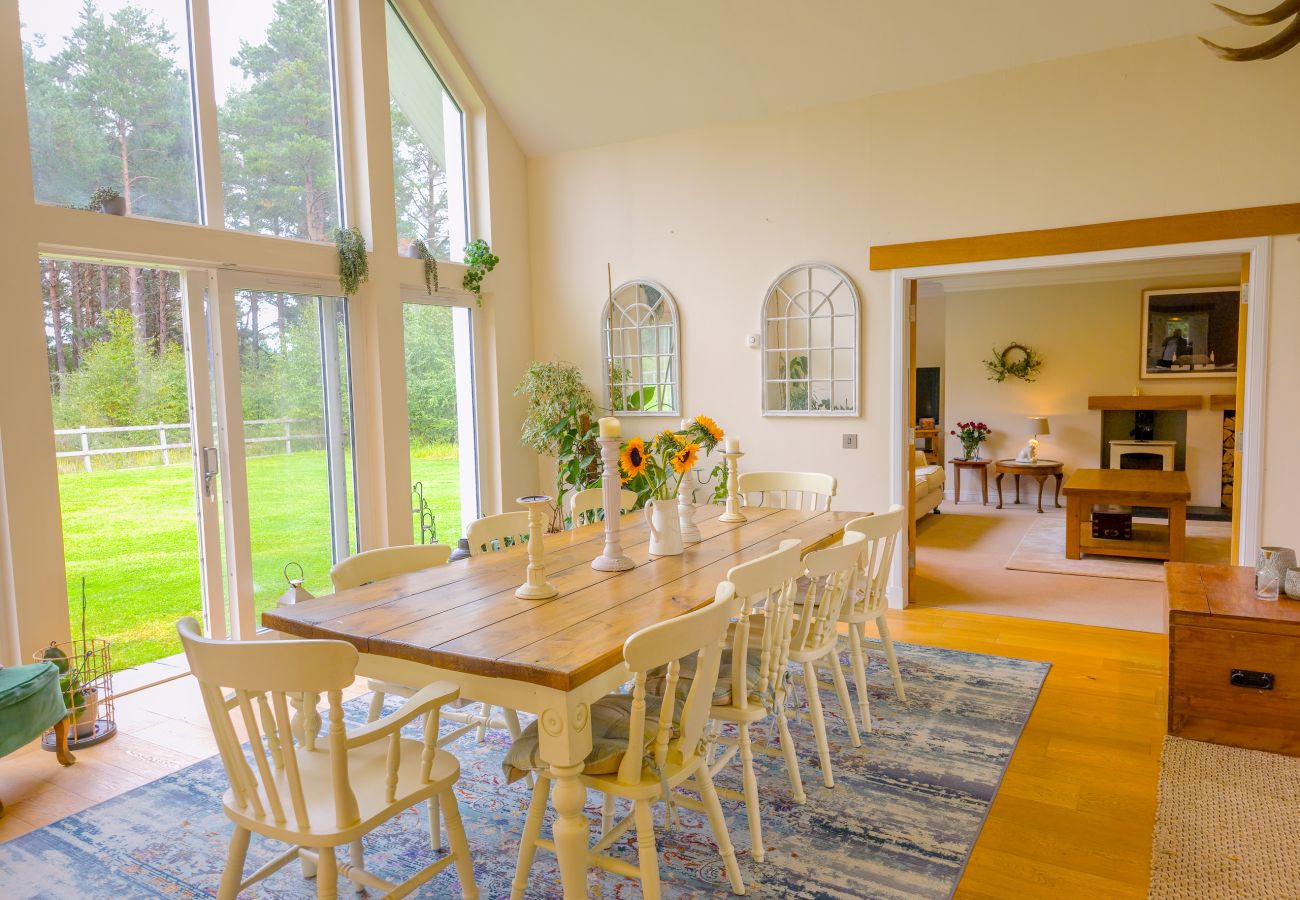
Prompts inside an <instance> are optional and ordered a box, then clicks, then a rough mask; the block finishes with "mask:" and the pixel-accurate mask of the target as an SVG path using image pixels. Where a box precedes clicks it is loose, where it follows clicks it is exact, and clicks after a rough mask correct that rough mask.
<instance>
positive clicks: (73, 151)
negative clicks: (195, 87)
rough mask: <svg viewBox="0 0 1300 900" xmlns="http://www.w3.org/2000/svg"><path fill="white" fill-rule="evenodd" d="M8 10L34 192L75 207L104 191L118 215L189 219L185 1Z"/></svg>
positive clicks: (101, 1)
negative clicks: (18, 57)
mask: <svg viewBox="0 0 1300 900" xmlns="http://www.w3.org/2000/svg"><path fill="white" fill-rule="evenodd" d="M74 6H78V7H79V8H77V9H75V10H74ZM19 14H20V15H21V17H22V21H23V68H24V72H25V75H26V83H27V117H28V131H29V136H30V138H31V148H32V180H33V186H34V188H35V194H36V199H37V200H39V201H41V202H43V203H57V204H61V205H66V206H85V205H87V204H88V203H89V202H90V199H91V195H92V194H93V193H94V192H95V191H96V190H98V189H101V188H105V189H111V190H114V191H116V192H117V193H119V194H121V195H122V197H123V198H125V208H126V212H127V213H129V214H134V215H140V216H154V217H156V218H160V219H176V220H179V221H183V222H197V221H198V220H199V201H198V179H197V177H196V175H195V162H194V161H195V153H194V115H193V108H192V103H191V97H192V93H191V89H190V48H189V39H188V37H187V34H188V31H187V28H188V25H187V21H188V19H187V13H186V7H185V0H134V2H130V3H128V2H125V0H90V2H86V3H84V4H72V3H52V2H50V0H21V2H20V3H19Z"/></svg>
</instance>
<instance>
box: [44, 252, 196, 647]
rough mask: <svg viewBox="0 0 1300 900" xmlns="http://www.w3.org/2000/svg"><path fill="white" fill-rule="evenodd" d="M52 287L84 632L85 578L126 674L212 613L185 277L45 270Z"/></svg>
mask: <svg viewBox="0 0 1300 900" xmlns="http://www.w3.org/2000/svg"><path fill="white" fill-rule="evenodd" d="M41 282H42V284H41V287H42V294H43V296H44V301H45V343H46V348H47V351H48V356H49V375H50V392H51V400H52V402H53V406H54V428H55V431H54V435H55V440H54V449H55V453H56V456H57V459H58V471H59V501H60V509H61V512H62V518H63V553H64V562H65V564H66V566H67V576H68V601H69V606H70V608H71V612H72V622H73V631H74V633H75V634H76V635H77V636H78V637H80V626H79V622H80V619H81V585H82V579H83V578H84V579H85V586H86V598H87V603H86V634H87V635H89V636H91V637H95V638H103V639H104V640H107V641H110V642H111V643H112V645H113V663H114V667H115V668H117V669H123V668H126V667H128V666H133V665H139V664H141V663H146V662H150V661H152V660H155V659H158V658H160V657H163V656H170V655H171V654H173V653H178V652H180V649H181V648H180V640H179V639H178V637H177V635H176V620H177V619H179V618H181V617H182V616H195V617H196V618H200V619H201V618H202V607H203V601H202V593H201V588H200V583H199V544H198V529H197V525H196V521H197V519H196V516H197V508H196V505H195V498H194V476H193V468H192V462H191V452H190V444H191V433H190V412H189V397H188V393H187V381H186V373H185V357H184V351H183V349H182V346H181V309H180V279H179V276H178V274H177V273H176V272H171V271H165V270H160V269H145V268H122V267H117V266H104V265H97V264H91V263H80V262H69V261H66V260H53V259H43V260H41ZM133 284H134V285H136V286H137V287H138V288H139V291H140V293H141V294H143V295H144V296H147V297H148V298H149V302H148V304H147V305H146V306H143V307H139V306H137V307H136V310H137V312H138V313H140V316H139V317H137V316H136V315H133V314H132V309H133V306H132V285H133ZM159 314H161V315H162V320H163V327H162V329H161V330H160V329H159V328H158V318H157V317H158V315H159Z"/></svg>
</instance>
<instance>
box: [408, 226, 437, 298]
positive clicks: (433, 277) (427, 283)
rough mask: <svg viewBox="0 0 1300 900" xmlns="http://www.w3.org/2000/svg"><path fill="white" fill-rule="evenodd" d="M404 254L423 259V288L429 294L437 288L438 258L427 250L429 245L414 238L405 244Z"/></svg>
mask: <svg viewBox="0 0 1300 900" xmlns="http://www.w3.org/2000/svg"><path fill="white" fill-rule="evenodd" d="M405 255H406V256H408V257H410V258H411V259H422V260H424V289H425V290H426V291H427V292H429V293H430V294H432V293H433V292H434V291H436V290H438V287H439V285H438V260H437V259H436V258H435V257H434V255H433V254H432V253H431V252H429V245H428V244H426V243H425V242H424V241H423V240H422V239H420V238H416V239H415V240H413V241H411V243H409V244H407V245H406V250H405Z"/></svg>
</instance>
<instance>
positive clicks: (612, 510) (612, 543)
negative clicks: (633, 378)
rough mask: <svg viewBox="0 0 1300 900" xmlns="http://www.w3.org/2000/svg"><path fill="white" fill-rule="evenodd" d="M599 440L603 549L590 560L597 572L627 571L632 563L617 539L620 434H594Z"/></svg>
mask: <svg viewBox="0 0 1300 900" xmlns="http://www.w3.org/2000/svg"><path fill="white" fill-rule="evenodd" d="M596 440H598V441H599V442H600V461H601V464H602V468H601V478H600V483H601V490H602V492H603V498H604V504H605V550H604V552H603V553H601V554H600V556H597V557H596V558H595V559H593V560H592V561H591V567H592V568H593V569H595V570H596V571H597V572H626V571H627V570H628V569H631V568H632V567H633V566H634V565H635V563H633V562H632V560H630V559H628V558H627V556H626V555H625V554H624V553H623V544H622V542H621V540H620V539H619V530H620V528H621V526H622V518H623V517H622V515H621V512H620V510H621V508H622V505H623V502H622V492H623V485H622V483H621V482H620V480H619V476H618V448H619V446H620V445H621V444H622V443H623V439H622V438H616V437H612V438H606V437H603V438H597V439H596Z"/></svg>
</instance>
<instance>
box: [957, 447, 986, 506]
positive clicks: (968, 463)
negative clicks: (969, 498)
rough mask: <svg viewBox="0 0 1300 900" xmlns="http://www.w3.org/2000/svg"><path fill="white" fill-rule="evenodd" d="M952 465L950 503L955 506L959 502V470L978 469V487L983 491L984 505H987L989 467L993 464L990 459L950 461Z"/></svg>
mask: <svg viewBox="0 0 1300 900" xmlns="http://www.w3.org/2000/svg"><path fill="white" fill-rule="evenodd" d="M948 462H950V463H952V480H953V491H952V503H953V506H956V505H957V504H958V503H960V502H961V470H962V469H978V470H979V473H980V485H981V487H982V488H983V489H984V505H985V506H988V505H989V466H990V465H991V464H992V463H993V460H991V459H950V460H948Z"/></svg>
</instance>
